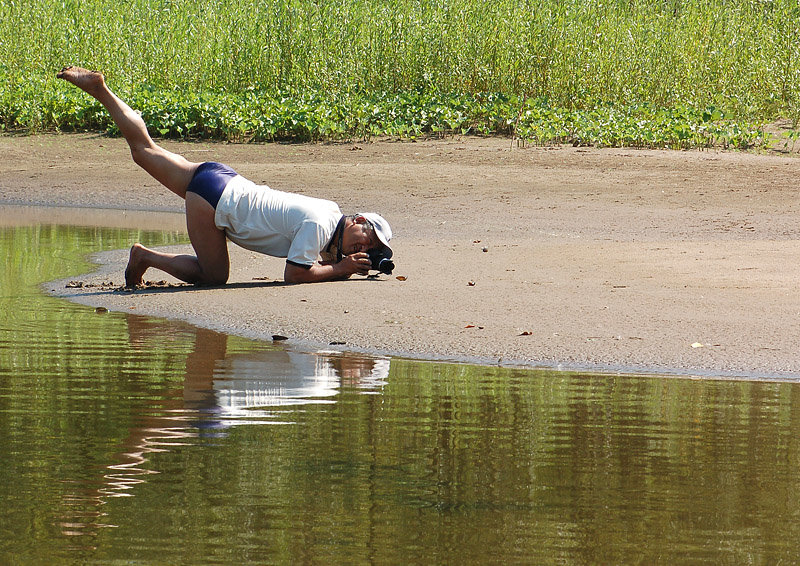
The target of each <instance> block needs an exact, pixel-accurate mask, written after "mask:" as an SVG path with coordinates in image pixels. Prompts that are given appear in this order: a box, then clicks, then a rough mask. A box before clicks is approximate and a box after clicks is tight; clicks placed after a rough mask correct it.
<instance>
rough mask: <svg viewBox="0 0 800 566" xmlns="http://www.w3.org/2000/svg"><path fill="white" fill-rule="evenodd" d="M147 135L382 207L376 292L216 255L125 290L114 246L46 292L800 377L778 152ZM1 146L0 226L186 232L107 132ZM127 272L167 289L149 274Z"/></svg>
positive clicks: (791, 246) (291, 326)
mask: <svg viewBox="0 0 800 566" xmlns="http://www.w3.org/2000/svg"><path fill="white" fill-rule="evenodd" d="M164 145H166V146H167V147H169V148H170V149H172V150H173V151H179V152H181V153H183V154H184V155H186V156H187V157H188V158H189V159H192V160H196V161H203V160H217V161H223V162H226V163H228V164H230V165H231V166H232V167H234V168H235V169H237V170H238V171H239V172H240V173H242V174H243V175H245V176H247V177H249V178H251V179H252V180H253V181H256V182H258V183H264V184H269V185H271V186H273V187H274V188H277V189H282V190H289V191H296V192H301V193H304V194H309V195H312V196H319V197H323V198H329V199H331V200H335V201H337V202H338V203H339V205H340V206H341V208H342V210H343V211H344V212H345V213H352V212H359V211H364V210H374V211H376V212H380V213H381V214H383V215H384V216H385V217H386V218H387V219H388V220H389V221H390V222H391V223H392V227H393V229H394V231H395V240H394V242H393V243H394V246H393V247H394V249H395V257H396V264H397V269H396V270H395V272H394V274H393V275H392V276H382V277H381V278H379V279H378V280H365V279H364V278H356V277H354V278H353V279H351V280H349V281H342V282H333V283H321V284H310V285H295V286H289V285H284V284H283V283H282V281H281V277H282V273H283V260H280V259H276V258H268V257H265V256H261V255H258V254H254V253H251V252H247V251H245V250H242V249H240V248H238V247H236V246H234V245H233V244H231V245H230V250H231V260H232V272H231V279H230V282H229V284H228V285H226V286H224V287H219V288H196V287H188V286H180V287H169V288H159V287H154V288H149V289H144V290H139V291H136V292H135V293H122V292H118V291H115V288H116V286H118V285H121V284H122V282H123V271H124V267H125V262H126V260H127V250H120V251H117V252H109V253H105V254H101V255H99V256H98V257H97V258H96V259H97V261H98V262H99V263H100V267H99V270H98V272H97V273H96V274H91V275H87V276H85V277H81V278H80V280H81V281H82V282H83V283H84V284H86V285H96V286H92V287H86V286H85V287H83V288H67V287H66V285H65V283H66V282H65V281H61V282H54V283H51V284H49V285H47V286H46V288H47V289H48V291H51V292H53V293H54V294H57V295H61V296H66V297H68V298H70V299H72V300H75V301H78V302H81V303H84V304H87V305H92V306H105V307H108V308H109V309H112V310H118V311H124V312H136V313H139V314H152V315H158V316H166V317H171V318H178V319H183V320H187V321H190V322H193V323H196V324H199V325H203V326H207V327H210V328H213V329H217V330H224V331H228V332H232V333H237V334H242V335H246V336H252V337H257V338H264V339H271V337H272V335H275V334H279V335H284V336H287V337H288V338H289V343H292V344H297V345H298V346H300V347H309V348H320V347H323V348H333V349H346V350H353V351H363V352H379V353H382V354H391V355H401V356H408V357H420V358H431V359H447V360H468V361H477V362H481V363H487V364H498V363H500V364H503V365H523V366H545V367H562V368H570V369H595V370H604V371H633V372H656V373H675V374H698V375H720V376H749V377H796V376H800V350H798V347H797V343H798V341H799V338H798V337H800V323H798V320H800V293H799V292H798V282H799V281H800V266H799V265H798V264H799V263H800V262H798V259H800V238H799V237H798V235H799V234H800V229H798V224H797V219H798V212H799V210H798V209H800V199H799V198H798V195H797V193H796V189H797V187H798V178H799V177H798V174H799V173H800V161H798V160H797V158H796V157H792V156H789V155H779V154H771V155H754V154H749V153H737V152H716V151H691V152H674V151H651V150H634V149H587V148H573V147H560V148H538V147H530V146H528V147H519V146H517V144H515V143H512V142H511V141H510V140H507V139H478V138H467V139H458V138H456V139H452V138H449V139H446V140H428V141H421V142H393V141H390V140H380V141H375V142H373V143H343V144H310V145H280V144H270V145H229V144H205V143H178V142H168V143H165V144H164ZM0 154H1V155H3V157H4V159H3V160H2V163H0V205H5V206H4V207H3V208H2V209H0V218H2V222H3V223H6V224H7V223H11V222H14V223H29V222H40V221H58V222H62V223H73V224H93V225H98V224H99V225H113V226H129V225H130V226H135V227H148V228H149V227H151V226H150V225H149V224H152V226H153V227H163V228H169V229H175V228H179V227H181V226H183V218H182V213H181V211H182V202H181V201H180V200H179V199H177V197H175V196H174V195H172V194H171V193H169V191H167V190H166V189H164V188H162V187H160V186H159V185H158V184H157V183H156V182H155V181H153V180H152V179H150V178H149V177H148V176H147V175H146V174H145V173H144V172H142V171H141V170H139V169H138V168H137V167H136V166H135V165H134V164H133V163H132V162H131V161H130V159H129V154H128V152H127V149H126V146H125V143H124V141H122V140H119V139H114V138H106V137H103V136H96V135H84V134H81V135H61V136H53V135H47V136H32V137H13V136H2V137H0ZM29 205H36V207H34V208H29ZM109 209H111V210H109ZM54 219H55V220H54ZM131 243H133V242H131ZM180 249H181V250H184V251H188V250H190V248H189V247H188V246H187V247H181V248H180ZM398 276H400V278H398ZM401 278H402V280H401ZM73 279H74V278H73ZM145 280H150V281H161V280H167V281H170V279H169V278H168V277H167V276H165V275H164V274H162V273H160V272H155V271H150V272H148V273H147V274H146V275H145ZM103 283H111V284H112V285H103ZM332 343H333V344H332Z"/></svg>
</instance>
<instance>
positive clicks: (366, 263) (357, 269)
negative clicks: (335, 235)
mask: <svg viewBox="0 0 800 566" xmlns="http://www.w3.org/2000/svg"><path fill="white" fill-rule="evenodd" d="M334 266H335V267H338V268H339V269H340V270H341V271H342V274H343V275H344V274H346V275H345V277H350V276H351V275H354V274H356V273H357V274H359V275H368V274H369V268H370V267H372V262H371V261H370V259H369V256H368V255H367V254H366V253H364V252H356V253H354V254H350V255H346V256H344V257H343V258H342V261H340V262H339V263H336V264H334Z"/></svg>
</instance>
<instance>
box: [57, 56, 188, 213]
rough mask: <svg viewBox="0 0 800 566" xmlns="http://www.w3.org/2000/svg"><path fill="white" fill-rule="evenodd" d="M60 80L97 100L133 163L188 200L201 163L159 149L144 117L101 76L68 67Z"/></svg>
mask: <svg viewBox="0 0 800 566" xmlns="http://www.w3.org/2000/svg"><path fill="white" fill-rule="evenodd" d="M56 76H57V77H58V78H59V79H64V80H65V81H67V82H69V83H72V84H73V85H75V86H76V87H78V88H79V89H81V90H83V91H84V92H86V93H87V94H89V95H91V96H93V97H94V98H95V99H97V101H98V102H100V104H102V105H103V106H104V107H105V108H106V110H108V113H109V114H111V118H112V119H113V120H114V123H115V124H116V125H117V127H118V128H119V130H120V132H122V135H123V136H124V137H125V141H127V142H128V146H129V147H130V149H131V156H132V157H133V160H134V161H135V162H136V163H137V164H138V165H139V166H140V167H142V169H144V170H145V171H147V172H148V173H150V175H152V176H153V177H154V178H155V179H156V180H157V181H158V182H160V183H161V184H162V185H164V186H165V187H167V188H168V189H169V190H171V191H172V192H173V193H175V194H176V195H178V196H179V197H181V198H186V187H188V186H189V182H190V181H191V180H192V176H193V175H194V172H195V169H197V167H198V165H199V163H193V162H191V161H188V160H187V159H185V158H184V157H183V156H181V155H178V154H177V153H172V152H171V151H167V150H166V149H164V148H162V147H160V146H159V145H157V144H156V143H155V142H154V141H153V140H152V138H151V137H150V134H149V133H148V132H147V127H146V126H145V124H144V120H142V117H141V116H139V114H138V113H137V112H135V111H134V110H133V109H132V108H131V107H130V106H128V105H127V104H126V103H125V102H123V101H122V100H121V99H120V98H118V97H117V96H116V95H115V94H114V93H113V92H111V90H110V89H109V88H108V86H106V81H105V79H104V78H103V75H102V74H101V73H98V72H97V71H88V70H86V69H83V68H81V67H65V68H64V69H62V70H61V72H59V73H58V74H57V75H56Z"/></svg>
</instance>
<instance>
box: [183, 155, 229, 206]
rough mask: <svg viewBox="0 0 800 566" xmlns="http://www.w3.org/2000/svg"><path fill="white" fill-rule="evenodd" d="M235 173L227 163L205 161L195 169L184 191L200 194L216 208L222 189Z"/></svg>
mask: <svg viewBox="0 0 800 566" xmlns="http://www.w3.org/2000/svg"><path fill="white" fill-rule="evenodd" d="M236 175H237V173H236V171H234V170H233V169H231V168H230V167H228V166H227V165H223V164H222V163H217V162H215V161H206V162H205V163H201V164H200V166H199V167H198V168H197V171H195V172H194V177H192V180H191V181H189V186H188V187H186V191H187V192H192V193H196V194H198V195H200V196H201V197H203V198H204V199H206V201H208V204H210V205H211V206H212V207H214V210H216V209H217V203H218V202H219V197H221V196H222V191H224V190H225V187H226V186H227V184H228V181H230V180H231V179H233V178H234V177H235V176H236Z"/></svg>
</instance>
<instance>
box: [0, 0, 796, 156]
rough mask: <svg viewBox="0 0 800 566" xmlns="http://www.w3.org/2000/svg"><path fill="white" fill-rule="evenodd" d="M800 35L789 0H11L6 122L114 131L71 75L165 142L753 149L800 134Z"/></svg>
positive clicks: (1, 21) (1, 4)
mask: <svg viewBox="0 0 800 566" xmlns="http://www.w3.org/2000/svg"><path fill="white" fill-rule="evenodd" d="M798 32H800V6H799V5H798V4H797V2H796V1H794V0H662V1H659V2H652V1H650V0H537V1H533V0H495V1H493V2H483V1H480V0H438V1H436V0H428V1H425V0H338V1H331V2H314V1H311V0H127V1H125V2H122V1H120V0H81V1H78V0H60V1H51V0H0V61H1V63H0V127H2V128H3V129H5V130H20V129H21V130H27V131H43V130H53V129H60V130H67V131H70V130H83V129H93V130H97V129H99V130H110V131H112V132H113V126H112V125H111V124H110V123H109V121H108V118H107V117H106V116H105V115H104V113H103V112H102V109H101V108H100V107H99V106H97V105H96V104H94V103H93V102H92V101H91V100H90V99H89V98H88V97H86V96H85V95H83V94H82V93H80V92H76V91H75V89H72V88H70V87H69V85H65V84H61V83H58V82H56V81H55V79H54V78H53V75H54V73H55V71H56V70H58V69H59V68H60V67H62V66H63V65H65V64H70V63H75V64H81V65H84V66H88V67H91V68H97V69H100V70H103V71H104V72H105V73H106V74H107V76H108V79H109V82H110V83H111V84H112V86H113V87H114V89H115V90H117V91H118V92H119V93H120V94H121V95H122V96H123V97H125V98H126V99H127V100H129V101H130V102H131V103H132V106H134V107H135V108H137V109H139V110H140V111H141V112H142V114H143V116H144V117H145V120H146V121H147V123H148V126H149V127H150V128H151V131H152V132H153V133H154V134H155V135H159V136H165V137H191V138H214V139H226V140H231V141H269V140H301V141H306V140H331V139H334V140H335V139H368V138H370V137H373V136H382V135H390V136H398V137H403V138H415V137H419V136H446V135H454V134H455V135H465V134H467V135H469V134H476V135H510V136H515V137H516V138H519V139H521V140H524V141H526V142H529V143H541V144H549V143H572V144H577V145H583V144H589V145H625V146H638V147H673V148H682V147H709V146H715V147H752V146H760V145H764V144H766V143H768V141H769V140H768V136H767V135H766V134H765V133H764V126H765V125H766V124H767V123H769V122H771V121H773V120H775V119H777V118H784V119H787V120H788V122H789V124H791V130H792V132H794V131H796V130H797V126H798V120H800V86H798V85H800V43H798V42H797V41H796V38H797V37H798ZM789 137H790V139H796V136H795V138H791V133H790V134H789Z"/></svg>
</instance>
